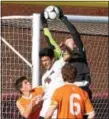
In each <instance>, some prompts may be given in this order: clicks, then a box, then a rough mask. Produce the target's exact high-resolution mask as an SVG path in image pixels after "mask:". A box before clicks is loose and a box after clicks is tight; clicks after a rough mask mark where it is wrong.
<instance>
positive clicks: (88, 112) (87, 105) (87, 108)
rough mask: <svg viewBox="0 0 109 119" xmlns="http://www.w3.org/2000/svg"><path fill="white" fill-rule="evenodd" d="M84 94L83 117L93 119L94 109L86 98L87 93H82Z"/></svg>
mask: <svg viewBox="0 0 109 119" xmlns="http://www.w3.org/2000/svg"><path fill="white" fill-rule="evenodd" d="M84 94H85V99H84V102H85V115H87V119H94V117H95V111H94V108H93V105H92V103H91V101H90V99H89V97H88V94H87V92H85V91H84Z"/></svg>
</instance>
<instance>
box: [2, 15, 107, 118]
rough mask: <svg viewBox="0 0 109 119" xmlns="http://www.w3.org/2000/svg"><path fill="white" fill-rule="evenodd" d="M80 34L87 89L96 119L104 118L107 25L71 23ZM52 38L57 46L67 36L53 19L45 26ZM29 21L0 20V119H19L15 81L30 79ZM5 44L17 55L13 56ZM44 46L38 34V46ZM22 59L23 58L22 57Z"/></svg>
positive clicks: (30, 31)
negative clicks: (87, 71) (88, 78)
mask: <svg viewBox="0 0 109 119" xmlns="http://www.w3.org/2000/svg"><path fill="white" fill-rule="evenodd" d="M72 23H73V24H74V25H75V27H76V28H77V30H78V31H79V32H80V34H81V38H82V41H83V43H84V46H85V49H86V53H87V59H88V64H89V68H90V72H91V78H92V83H91V90H92V92H93V100H92V102H93V105H94V109H95V112H96V119H108V116H109V114H108V110H109V106H108V47H109V45H108V24H107V23H91V22H85V23H84V22H72ZM48 26H49V29H50V30H51V32H52V35H53V37H54V38H55V39H56V41H57V43H58V44H59V43H60V42H62V41H63V40H65V39H66V38H67V37H70V33H69V31H68V29H67V28H66V27H65V25H64V24H63V23H62V22H61V21H59V20H57V21H53V22H49V23H48ZM32 36H33V30H32V18H31V17H29V16H28V17H25V18H24V17H23V18H14V17H13V18H11V19H10V18H8V17H7V18H5V19H1V37H2V40H1V56H2V58H1V67H2V69H1V73H2V74H1V78H2V81H1V87H2V97H1V101H2V105H1V116H2V119H23V117H21V115H20V114H19V112H18V109H17V108H16V105H15V102H16V99H17V98H18V96H19V95H18V94H17V93H16V91H15V88H14V83H15V80H16V79H17V78H18V77H20V76H23V75H25V76H27V77H28V78H29V79H30V80H31V79H32V69H31V67H32V58H31V57H32V51H31V50H32ZM4 40H5V41H7V42H8V43H9V44H10V45H11V46H12V47H13V48H14V49H15V50H16V51H17V52H18V54H20V55H21V56H19V55H18V54H17V53H15V52H14V51H13V50H12V49H11V48H10V47H9V46H8V45H7V44H6V43H5V42H4ZM45 46H47V43H46V41H45V40H44V36H43V33H42V32H41V47H45ZM22 57H23V58H24V59H23V58H22Z"/></svg>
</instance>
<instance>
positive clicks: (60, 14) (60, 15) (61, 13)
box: [56, 6, 64, 20]
mask: <svg viewBox="0 0 109 119" xmlns="http://www.w3.org/2000/svg"><path fill="white" fill-rule="evenodd" d="M56 7H57V8H58V9H59V19H60V20H62V19H63V18H64V14H63V11H62V9H61V8H60V7H59V6H56Z"/></svg>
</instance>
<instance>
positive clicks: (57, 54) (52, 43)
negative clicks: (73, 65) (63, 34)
mask: <svg viewBox="0 0 109 119" xmlns="http://www.w3.org/2000/svg"><path fill="white" fill-rule="evenodd" d="M43 30H44V35H45V37H46V40H47V43H48V45H49V46H50V47H51V48H53V49H54V53H55V57H56V58H57V59H59V58H60V57H61V52H62V51H61V49H60V47H59V45H58V44H57V43H56V41H55V40H54V39H53V37H52V35H51V33H50V31H49V29H48V28H44V29H43Z"/></svg>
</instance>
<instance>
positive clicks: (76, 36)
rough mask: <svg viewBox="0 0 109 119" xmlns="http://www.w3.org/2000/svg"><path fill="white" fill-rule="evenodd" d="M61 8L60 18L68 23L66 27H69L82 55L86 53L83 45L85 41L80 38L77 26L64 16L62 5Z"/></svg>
mask: <svg viewBox="0 0 109 119" xmlns="http://www.w3.org/2000/svg"><path fill="white" fill-rule="evenodd" d="M58 8H59V10H60V16H59V18H60V20H61V21H62V22H63V23H64V24H65V25H66V27H67V28H68V29H69V31H70V34H71V35H72V40H74V42H75V44H76V46H77V47H78V48H79V51H80V52H81V53H82V55H85V54H84V47H83V43H82V41H81V38H80V34H79V32H78V31H77V29H76V28H75V26H74V25H73V24H72V23H71V22H70V21H69V20H68V19H67V17H65V16H64V14H63V11H62V10H61V8H60V7H58Z"/></svg>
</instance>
